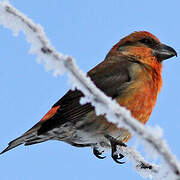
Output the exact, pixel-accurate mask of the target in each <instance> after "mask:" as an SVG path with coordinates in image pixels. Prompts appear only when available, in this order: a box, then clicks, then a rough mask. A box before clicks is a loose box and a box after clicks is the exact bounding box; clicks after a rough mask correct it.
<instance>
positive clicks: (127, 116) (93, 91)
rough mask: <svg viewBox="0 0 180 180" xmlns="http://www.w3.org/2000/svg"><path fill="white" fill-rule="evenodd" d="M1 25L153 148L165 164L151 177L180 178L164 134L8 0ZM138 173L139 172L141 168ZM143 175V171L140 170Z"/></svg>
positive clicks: (0, 10) (128, 152) (0, 11)
mask: <svg viewBox="0 0 180 180" xmlns="http://www.w3.org/2000/svg"><path fill="white" fill-rule="evenodd" d="M0 24H2V25H4V27H6V28H9V29H11V30H12V31H13V32H14V34H15V35H18V33H19V31H22V32H23V33H24V34H25V36H26V39H27V41H28V42H29V43H30V44H31V49H30V52H31V53H33V54H37V56H38V60H39V61H40V62H42V63H44V64H45V67H46V69H48V70H53V72H54V74H55V75H59V74H62V73H63V72H65V71H66V72H68V75H69V78H70V80H71V81H72V84H73V88H77V89H79V90H81V91H82V92H83V93H84V95H85V98H84V99H83V100H82V99H81V103H82V102H83V103H87V102H90V103H91V104H92V105H93V106H94V107H95V109H96V113H97V115H99V114H106V118H107V120H108V121H109V122H112V123H115V124H116V125H117V127H122V126H123V127H124V128H126V129H128V130H129V132H131V133H132V134H135V135H137V136H138V137H139V139H140V140H141V141H142V142H143V143H144V144H145V145H146V146H148V147H151V148H152V149H153V150H154V151H155V152H156V153H157V154H158V155H160V156H161V157H162V159H163V161H164V162H165V163H164V164H163V165H162V166H160V167H157V166H155V165H151V166H152V168H149V170H148V173H149V175H148V173H147V171H144V172H145V173H146V174H147V175H148V177H149V178H154V179H160V178H162V177H163V178H164V179H169V180H174V179H175V180H177V179H180V164H179V162H178V161H177V159H176V157H175V156H173V155H172V154H171V152H170V150H169V148H168V146H167V144H166V142H165V141H164V140H163V139H162V138H161V136H155V135H154V133H153V132H152V131H151V130H152V129H151V130H149V128H147V126H146V128H145V127H144V126H143V125H142V124H141V123H139V122H138V121H137V120H135V119H134V118H133V117H132V116H131V113H130V112H129V111H128V110H127V109H125V108H124V107H120V106H119V105H118V104H117V103H116V101H114V100H112V99H111V98H110V97H107V96H106V95H105V94H104V93H102V92H101V91H100V90H99V89H97V88H96V86H95V85H94V84H93V83H92V81H91V80H90V78H89V77H87V76H86V74H85V73H83V72H82V71H81V70H80V69H79V68H78V66H77V65H76V64H75V62H74V60H73V58H72V57H70V56H65V55H63V54H61V53H58V52H57V51H56V50H55V48H54V47H53V46H52V45H51V44H50V42H49V40H48V39H47V37H46V35H45V33H44V31H43V28H42V27H41V26H40V25H36V24H35V23H34V22H33V21H32V20H31V19H29V18H28V17H26V16H25V15H24V14H22V13H21V12H19V11H18V10H16V9H15V8H14V7H12V5H10V4H9V3H8V2H5V1H3V2H0ZM121 151H122V153H123V154H124V155H125V156H126V157H128V158H129V159H131V160H132V161H133V162H134V165H135V167H136V170H137V169H142V165H143V163H144V164H145V165H148V164H147V163H146V162H145V161H144V159H143V158H141V157H140V156H139V154H138V153H137V152H135V151H134V150H133V149H131V148H126V149H124V150H123V148H122V149H121ZM138 172H139V171H138ZM140 174H141V175H142V173H140Z"/></svg>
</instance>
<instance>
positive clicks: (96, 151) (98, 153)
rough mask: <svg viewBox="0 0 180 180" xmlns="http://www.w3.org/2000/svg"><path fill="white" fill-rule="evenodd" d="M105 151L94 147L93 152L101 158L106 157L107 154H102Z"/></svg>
mask: <svg viewBox="0 0 180 180" xmlns="http://www.w3.org/2000/svg"><path fill="white" fill-rule="evenodd" d="M103 152H104V151H102V152H99V151H98V150H97V148H95V147H94V148H93V154H94V155H95V156H96V157H97V158H99V159H104V158H105V157H106V156H101V154H102V153H103Z"/></svg>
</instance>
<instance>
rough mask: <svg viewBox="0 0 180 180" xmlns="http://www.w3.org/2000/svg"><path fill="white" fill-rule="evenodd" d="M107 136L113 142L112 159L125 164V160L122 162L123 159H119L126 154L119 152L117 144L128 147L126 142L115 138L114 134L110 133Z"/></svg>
mask: <svg viewBox="0 0 180 180" xmlns="http://www.w3.org/2000/svg"><path fill="white" fill-rule="evenodd" d="M105 137H106V138H107V139H108V140H109V141H110V143H111V149H112V150H111V157H112V159H113V160H114V161H115V162H116V163H118V164H124V163H125V162H122V161H119V160H120V159H122V158H124V156H123V155H122V154H121V153H119V154H117V152H116V151H117V146H124V147H127V145H126V144H124V143H123V142H122V141H119V140H117V139H115V138H114V137H112V136H109V135H105Z"/></svg>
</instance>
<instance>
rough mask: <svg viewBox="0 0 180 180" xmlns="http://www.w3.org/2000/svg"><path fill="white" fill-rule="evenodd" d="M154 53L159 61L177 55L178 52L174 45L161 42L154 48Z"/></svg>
mask: <svg viewBox="0 0 180 180" xmlns="http://www.w3.org/2000/svg"><path fill="white" fill-rule="evenodd" d="M153 55H155V56H156V57H157V59H158V61H163V60H166V59H169V58H171V57H173V56H176V57H177V52H176V51H175V50H174V49H173V48H172V47H170V46H167V45H165V44H161V45H160V46H158V47H156V48H154V50H153Z"/></svg>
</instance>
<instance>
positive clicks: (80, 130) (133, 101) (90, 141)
mask: <svg viewBox="0 0 180 180" xmlns="http://www.w3.org/2000/svg"><path fill="white" fill-rule="evenodd" d="M173 56H177V52H176V51H175V50H174V49H173V48H172V47H170V46H167V45H165V44H163V43H161V42H160V40H159V39H158V38H157V37H156V36H155V35H153V34H152V33H150V32H147V31H135V32H133V33H131V34H130V35H127V36H126V37H124V38H122V39H121V40H120V41H119V42H118V43H116V44H115V45H114V46H113V47H112V48H111V50H110V51H109V52H108V54H107V55H106V57H105V59H104V61H102V62H101V63H100V64H98V65H96V66H95V67H94V68H93V69H91V70H90V71H89V72H88V73H87V76H88V77H90V79H91V80H92V81H93V82H94V84H95V85H96V86H97V88H99V89H100V90H101V91H102V92H104V93H105V94H106V95H107V96H109V97H111V98H112V99H113V100H116V101H117V103H119V105H121V106H123V107H125V108H126V109H128V110H130V112H131V115H132V116H133V117H134V118H135V119H136V120H137V121H139V122H140V123H142V124H145V123H146V122H147V121H148V119H149V117H150V115H151V113H152V110H153V108H154V106H155V104H156V101H157V96H158V94H159V92H160V90H161V87H162V77H161V72H162V62H163V61H164V60H166V59H169V58H171V57H173ZM82 97H84V95H83V92H81V91H80V90H78V89H75V90H69V91H68V92H67V93H66V94H65V95H64V96H63V97H62V98H61V99H60V100H58V101H57V102H56V103H55V104H54V105H53V106H52V108H51V109H50V110H49V111H48V112H47V113H46V114H45V115H44V116H43V118H42V119H41V120H40V121H39V122H38V123H37V124H35V125H34V126H33V127H32V128H31V129H29V130H28V131H27V132H25V133H24V134H23V135H22V136H20V137H18V138H17V139H15V140H13V141H11V142H10V143H9V144H8V147H7V148H6V149H4V150H3V151H2V152H1V154H3V153H5V152H6V151H9V150H11V149H13V148H15V147H16V146H19V145H21V144H24V145H32V144H36V143H41V142H44V141H48V140H59V141H63V142H66V143H68V144H70V145H72V146H76V147H91V148H92V149H93V153H94V155H95V156H96V157H98V158H99V159H104V158H105V156H102V153H103V152H104V151H102V150H100V149H101V148H107V149H110V150H111V157H112V158H113V160H114V161H115V162H117V163H120V164H122V163H124V162H121V161H120V160H119V159H122V158H123V157H124V156H123V155H122V154H117V153H115V152H116V150H117V146H118V145H120V146H126V142H127V141H128V140H129V139H131V138H132V135H131V134H130V132H128V130H127V129H125V128H123V127H117V126H116V125H115V124H113V123H110V122H108V121H107V119H106V117H105V114H104V115H99V116H97V115H96V112H95V108H94V107H93V106H92V105H91V104H90V103H86V104H83V105H82V104H80V102H79V101H80V99H81V98H82Z"/></svg>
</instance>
